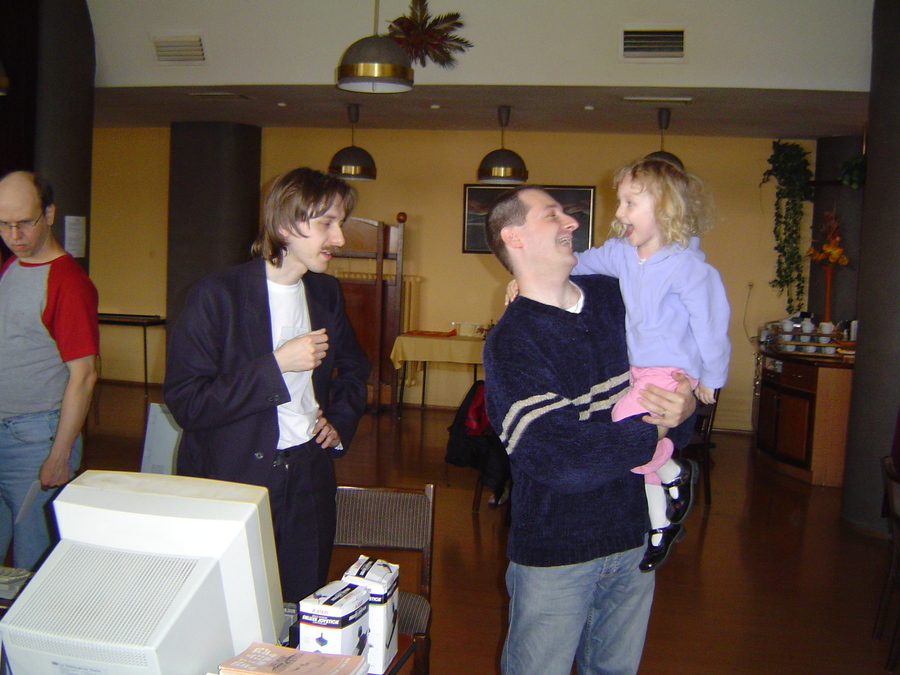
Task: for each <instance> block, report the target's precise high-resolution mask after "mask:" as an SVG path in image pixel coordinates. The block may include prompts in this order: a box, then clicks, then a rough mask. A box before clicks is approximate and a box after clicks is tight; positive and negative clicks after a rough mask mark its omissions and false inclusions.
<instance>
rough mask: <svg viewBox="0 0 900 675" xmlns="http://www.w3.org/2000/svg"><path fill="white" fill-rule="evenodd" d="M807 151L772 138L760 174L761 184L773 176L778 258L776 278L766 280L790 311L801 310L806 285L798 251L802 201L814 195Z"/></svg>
mask: <svg viewBox="0 0 900 675" xmlns="http://www.w3.org/2000/svg"><path fill="white" fill-rule="evenodd" d="M808 154H809V153H808V152H807V151H806V150H804V149H803V148H802V147H800V145H798V144H797V143H783V142H782V141H773V143H772V156H771V157H769V164H770V166H771V168H770V169H768V170H767V171H766V172H765V173H764V174H763V179H762V182H761V183H760V185H762V183H766V182H768V181H769V179H771V178H774V179H775V182H776V184H777V187H776V188H775V225H774V228H773V233H774V235H775V251H776V252H777V253H778V260H777V261H776V265H775V278H774V279H772V281H770V282H769V284H770V285H771V286H772V287H773V288H777V289H778V294H779V295H785V296H786V300H787V312H788V314H793V313H794V312H798V311H800V310H801V309H803V296H804V290H805V288H806V274H805V273H804V255H803V253H802V252H801V250H800V223H801V222H802V220H803V202H806V201H811V200H812V198H813V186H812V178H813V175H812V171H811V170H810V168H809V160H807V158H806V156H807V155H808Z"/></svg>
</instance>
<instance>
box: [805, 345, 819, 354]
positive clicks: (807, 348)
mask: <svg viewBox="0 0 900 675" xmlns="http://www.w3.org/2000/svg"><path fill="white" fill-rule="evenodd" d="M803 351H805V352H806V353H807V354H815V353H816V346H815V345H805V346H804V347H803Z"/></svg>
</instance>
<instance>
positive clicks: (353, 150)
mask: <svg viewBox="0 0 900 675" xmlns="http://www.w3.org/2000/svg"><path fill="white" fill-rule="evenodd" d="M347 117H348V118H349V119H350V145H348V146H347V147H346V148H342V149H341V150H338V151H337V152H336V153H335V155H334V157H332V158H331V164H329V165H328V173H329V174H331V175H332V176H339V177H341V178H343V179H344V180H375V177H376V176H377V175H378V169H377V168H376V166H375V160H374V159H372V155H370V154H369V153H368V152H366V151H365V150H363V149H362V148H360V147H357V146H356V144H355V140H356V139H355V135H356V133H355V132H356V123H357V122H359V104H358V103H350V104H349V105H348V106H347Z"/></svg>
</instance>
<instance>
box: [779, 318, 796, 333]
mask: <svg viewBox="0 0 900 675" xmlns="http://www.w3.org/2000/svg"><path fill="white" fill-rule="evenodd" d="M781 330H783V331H784V332H785V333H790V332H791V331H792V330H794V322H793V321H791V320H790V319H784V320H782V322H781Z"/></svg>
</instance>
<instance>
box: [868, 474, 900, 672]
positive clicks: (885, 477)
mask: <svg viewBox="0 0 900 675" xmlns="http://www.w3.org/2000/svg"><path fill="white" fill-rule="evenodd" d="M881 478H882V482H883V484H884V494H885V499H886V502H887V518H888V522H889V523H890V525H891V566H890V569H889V570H888V574H887V578H886V579H885V580H884V590H883V591H882V592H881V602H880V603H879V605H878V613H877V614H876V616H875V628H874V629H873V630H872V637H874V638H880V637H881V634H882V632H883V631H884V624H885V620H886V618H887V612H888V607H889V606H890V604H891V597H892V596H893V594H894V589H895V588H896V587H897V586H898V584H900V474H898V473H897V471H896V470H895V467H894V462H893V460H892V459H891V458H890V457H884V458H882V460H881ZM898 659H900V622H898V624H897V629H896V630H895V631H894V637H893V638H892V639H891V651H890V654H889V655H888V660H887V664H886V665H885V668H886V669H887V670H891V671H892V670H894V669H895V668H896V667H897V661H898Z"/></svg>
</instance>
